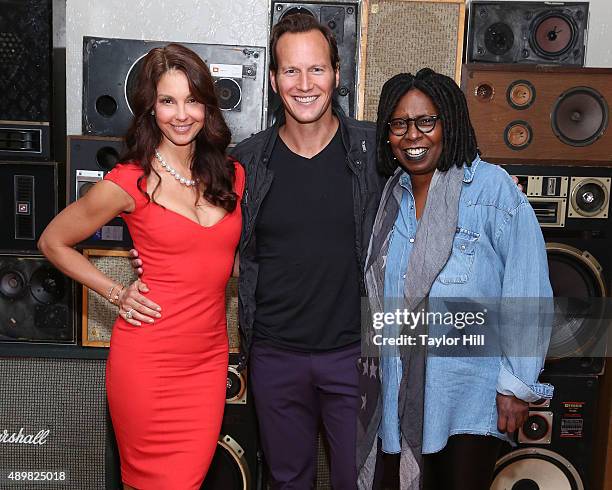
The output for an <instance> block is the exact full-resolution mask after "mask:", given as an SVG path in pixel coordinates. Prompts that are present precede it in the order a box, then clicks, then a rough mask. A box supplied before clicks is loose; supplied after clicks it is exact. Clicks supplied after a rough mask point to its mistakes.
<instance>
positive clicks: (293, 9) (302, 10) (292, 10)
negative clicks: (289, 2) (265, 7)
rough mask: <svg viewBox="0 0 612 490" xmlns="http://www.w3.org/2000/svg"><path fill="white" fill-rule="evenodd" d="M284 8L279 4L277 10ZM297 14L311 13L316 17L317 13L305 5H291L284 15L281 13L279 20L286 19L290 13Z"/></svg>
mask: <svg viewBox="0 0 612 490" xmlns="http://www.w3.org/2000/svg"><path fill="white" fill-rule="evenodd" d="M282 8H283V6H282V5H277V6H276V9H277V10H282ZM295 14H304V15H310V16H311V17H315V18H316V16H315V14H314V13H313V12H312V10H310V9H308V8H306V7H304V6H301V5H298V6H297V7H291V8H289V9H287V10H286V11H285V13H284V14H283V15H281V18H280V19H279V20H281V19H284V18H285V17H287V16H288V15H295Z"/></svg>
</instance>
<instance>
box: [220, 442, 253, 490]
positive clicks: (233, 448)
mask: <svg viewBox="0 0 612 490" xmlns="http://www.w3.org/2000/svg"><path fill="white" fill-rule="evenodd" d="M217 445H218V446H221V447H222V448H223V449H225V451H227V452H228V453H229V455H230V456H231V457H232V459H233V460H234V461H235V463H236V466H238V468H239V469H240V474H241V476H242V483H243V486H242V490H249V489H250V488H251V471H250V470H249V464H248V462H247V460H246V458H245V456H244V449H242V446H240V444H238V442H236V440H235V439H234V438H232V436H230V435H227V434H225V435H223V434H221V435H220V436H219V440H218V441H217ZM236 490H238V489H236Z"/></svg>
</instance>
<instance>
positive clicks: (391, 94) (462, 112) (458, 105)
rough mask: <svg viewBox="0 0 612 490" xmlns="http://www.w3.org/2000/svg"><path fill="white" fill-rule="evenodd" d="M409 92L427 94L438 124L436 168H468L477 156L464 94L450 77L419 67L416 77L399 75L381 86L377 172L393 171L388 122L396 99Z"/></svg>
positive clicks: (408, 74)
mask: <svg viewBox="0 0 612 490" xmlns="http://www.w3.org/2000/svg"><path fill="white" fill-rule="evenodd" d="M412 89H418V90H420V91H421V92H423V93H424V94H425V95H427V96H428V97H429V98H431V100H432V101H433V103H434V104H435V106H436V107H437V108H438V113H439V116H440V119H441V122H442V128H443V133H442V154H441V155H440V160H439V161H438V164H437V169H438V170H440V171H441V172H445V171H447V170H448V169H450V168H451V167H452V166H453V165H457V166H458V167H460V166H461V165H463V164H464V163H466V164H467V165H470V164H471V163H472V160H474V158H476V155H478V144H477V142H476V134H475V133H474V128H473V127H472V123H471V122H470V116H469V112H468V108H467V102H466V100H465V95H463V92H462V91H461V90H460V89H459V87H458V86H457V84H456V83H455V81H454V80H453V79H452V78H449V77H447V76H446V75H442V74H440V73H436V72H435V71H433V70H432V69H430V68H423V69H421V70H419V71H418V73H417V74H416V75H412V74H411V73H400V74H398V75H395V76H394V77H392V78H390V79H389V80H387V81H386V82H385V84H384V85H383V88H382V91H381V94H380V101H379V103H378V114H377V120H376V153H377V157H378V163H377V165H378V170H379V172H381V173H382V174H383V175H386V176H390V175H392V174H393V173H394V172H395V170H396V169H397V166H398V163H397V160H394V159H393V153H392V151H391V147H390V146H389V144H388V143H387V141H388V140H389V126H388V123H389V120H390V119H391V114H393V111H395V107H396V106H397V104H398V102H399V100H400V99H401V98H402V97H403V96H404V94H406V92H408V91H409V90H412Z"/></svg>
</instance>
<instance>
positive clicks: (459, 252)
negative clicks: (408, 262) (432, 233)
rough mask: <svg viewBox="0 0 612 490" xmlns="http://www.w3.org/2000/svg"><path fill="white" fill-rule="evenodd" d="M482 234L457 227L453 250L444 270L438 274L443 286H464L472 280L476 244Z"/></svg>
mask: <svg viewBox="0 0 612 490" xmlns="http://www.w3.org/2000/svg"><path fill="white" fill-rule="evenodd" d="M479 238H480V233H476V232H475V231H470V230H468V229H466V228H460V227H457V231H456V233H455V238H454V239H453V250H452V252H451V255H450V257H449V259H448V261H447V262H446V265H445V266H444V268H443V269H442V270H441V271H440V274H438V278H437V281H439V282H441V283H442V284H464V283H466V282H468V280H469V279H470V273H471V272H472V266H473V264H474V256H475V254H476V243H477V242H478V239H479Z"/></svg>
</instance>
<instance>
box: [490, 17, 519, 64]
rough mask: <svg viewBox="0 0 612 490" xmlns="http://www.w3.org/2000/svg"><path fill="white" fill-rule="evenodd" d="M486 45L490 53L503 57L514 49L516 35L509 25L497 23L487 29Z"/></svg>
mask: <svg viewBox="0 0 612 490" xmlns="http://www.w3.org/2000/svg"><path fill="white" fill-rule="evenodd" d="M484 43H485V47H486V48H487V50H488V51H489V53H492V54H495V55H497V56H501V55H503V54H506V53H507V52H508V51H510V50H511V49H512V45H513V44H514V33H513V32H512V29H511V28H510V26H509V25H508V24H504V23H503V22H496V23H495V24H491V25H490V26H489V27H487V30H486V32H485V35H484Z"/></svg>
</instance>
